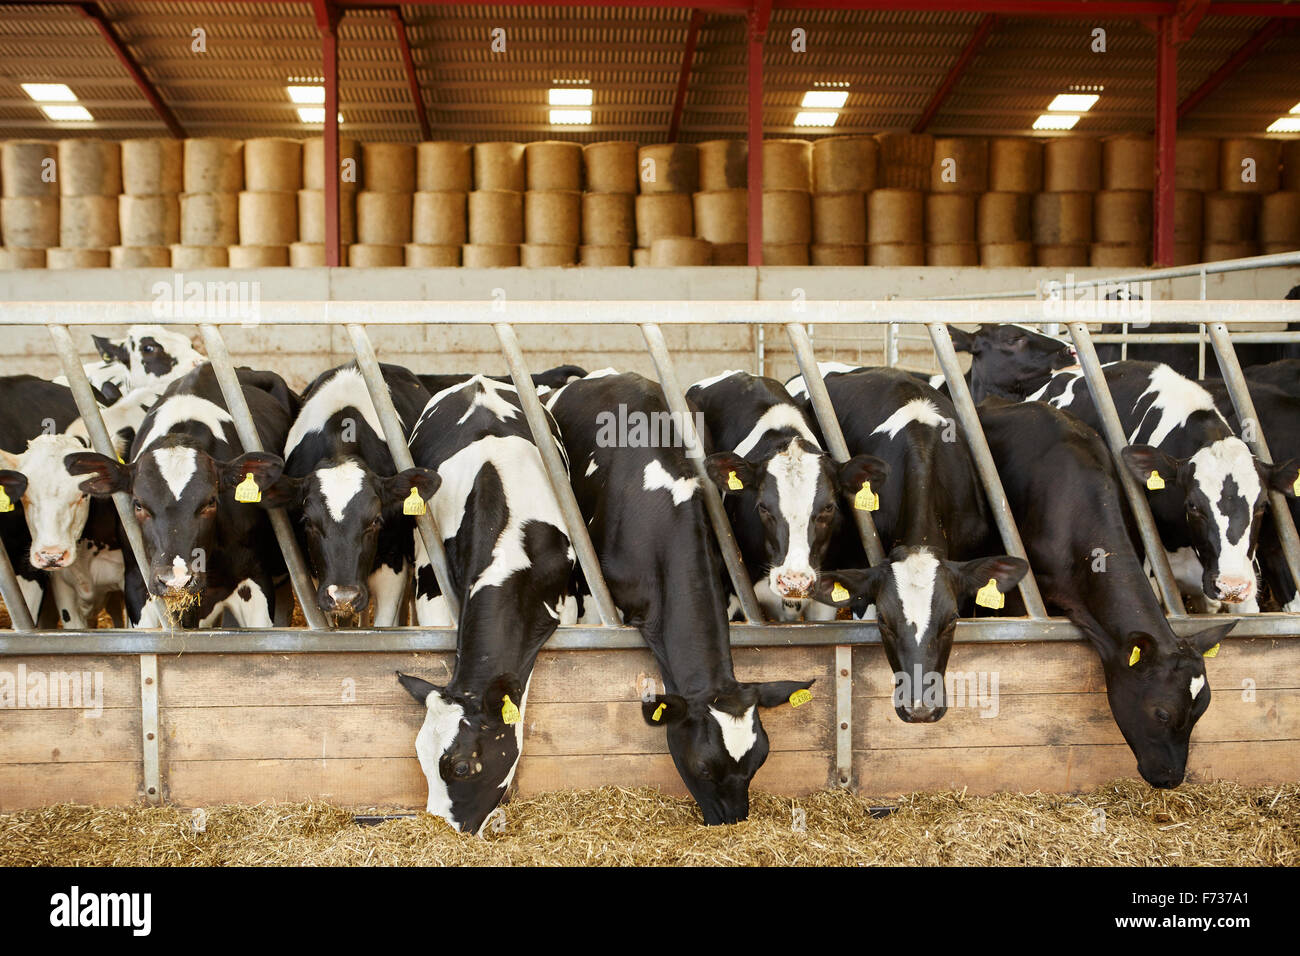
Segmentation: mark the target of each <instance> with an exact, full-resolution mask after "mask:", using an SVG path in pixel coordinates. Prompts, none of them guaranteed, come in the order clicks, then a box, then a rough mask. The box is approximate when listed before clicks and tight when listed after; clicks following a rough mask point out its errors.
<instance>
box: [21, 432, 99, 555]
mask: <svg viewBox="0 0 1300 956" xmlns="http://www.w3.org/2000/svg"><path fill="white" fill-rule="evenodd" d="M85 447H86V446H85V445H83V444H82V443H81V442H80V441H78V440H77V439H76V438H73V437H72V436H70V435H40V436H38V437H36V438H33V439H32V440H31V441H29V442H28V443H27V450H26V451H25V452H23V453H22V454H21V455H17V456H15V455H11V454H9V453H8V452H0V461H3V463H4V464H5V467H6V468H11V469H13V471H5V472H0V484H3V486H4V489H5V493H6V494H8V495H9V498H10V500H12V501H17V500H18V499H19V498H20V497H21V498H22V501H23V515H24V517H25V518H26V519H27V529H28V531H30V532H31V537H32V548H31V552H30V554H29V556H28V560H29V561H30V562H31V565H32V567H34V568H37V569H40V570H53V569H56V568H66V567H67V566H68V565H70V564H72V562H73V561H75V560H76V558H77V542H78V541H80V540H81V533H82V532H83V531H84V530H85V528H86V520H87V519H88V518H89V517H90V496H89V495H88V494H87V493H86V492H85V491H83V490H82V489H81V482H82V479H81V478H78V477H74V476H72V475H70V474H69V473H68V469H67V468H65V467H64V464H63V460H64V458H66V457H67V456H68V455H70V454H75V453H77V452H81V451H84V450H85ZM17 472H21V474H20V475H18V477H20V478H22V479H23V481H22V483H23V486H25V488H26V493H24V492H23V490H21V489H19V488H18V486H17V485H16V484H15V483H14V479H13V478H12V477H11V476H12V475H14V474H15V473H17ZM15 491H16V492H17V493H16V494H15Z"/></svg>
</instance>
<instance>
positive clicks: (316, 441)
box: [269, 363, 438, 627]
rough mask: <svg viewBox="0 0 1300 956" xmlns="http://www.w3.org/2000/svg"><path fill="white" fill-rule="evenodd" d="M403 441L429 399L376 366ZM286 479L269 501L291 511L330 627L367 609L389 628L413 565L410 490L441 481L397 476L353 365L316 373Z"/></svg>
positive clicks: (423, 495) (400, 371)
mask: <svg viewBox="0 0 1300 956" xmlns="http://www.w3.org/2000/svg"><path fill="white" fill-rule="evenodd" d="M380 371H381V372H382V374H383V377H384V381H385V382H386V383H387V385H388V392H389V395H390V396H391V397H392V400H393V406H394V408H395V409H396V410H397V415H398V417H399V418H400V419H401V422H402V428H403V435H402V439H403V441H405V439H406V438H407V437H408V436H409V435H410V433H411V431H412V429H414V427H415V423H416V421H418V420H419V417H420V413H421V412H422V411H423V410H424V405H425V403H426V402H427V401H428V400H429V393H428V392H427V391H425V389H424V386H423V385H421V384H420V382H419V380H418V379H417V378H416V377H415V376H414V375H412V374H411V373H410V372H408V371H407V370H406V369H404V368H401V367H400V366H397V365H381V366H380ZM284 459H285V465H284V474H283V475H282V476H281V477H280V479H279V480H278V481H277V482H276V483H275V486H274V488H273V489H272V492H271V499H269V500H271V501H272V503H275V504H283V505H285V506H288V507H289V508H291V509H292V511H293V512H294V514H295V516H296V517H297V518H298V523H297V529H298V536H299V540H300V542H301V543H302V544H303V545H304V550H305V551H306V552H307V555H308V559H309V561H310V562H311V567H312V572H313V575H314V577H315V578H316V581H317V584H318V588H317V591H316V602H317V605H318V606H319V607H320V609H321V610H322V611H324V612H325V614H326V616H327V617H328V618H329V619H330V620H331V622H332V623H333V624H335V625H339V624H350V623H354V622H357V621H359V620H361V617H362V615H363V614H364V612H365V610H366V609H367V608H368V607H370V606H371V604H372V603H373V604H374V609H375V611H374V623H375V626H376V627H392V626H393V625H395V624H398V623H400V622H399V620H398V618H399V615H400V612H401V610H402V606H403V601H404V598H405V595H406V584H407V581H408V580H409V578H410V573H411V568H412V566H413V565H414V557H415V555H414V551H413V546H412V538H411V534H412V531H413V530H414V524H413V522H412V519H411V518H410V517H409V516H408V515H406V514H404V511H408V510H414V509H415V508H417V507H419V506H418V505H415V504H414V502H413V504H412V507H410V508H408V507H405V504H404V503H405V502H407V500H408V499H409V498H410V496H411V494H412V492H413V491H414V494H415V495H416V497H417V498H418V499H419V501H426V500H428V499H429V498H431V497H433V494H434V492H435V491H437V488H438V476H437V475H435V474H433V473H432V472H430V471H429V470H427V469H424V468H411V469H408V470H406V471H403V472H401V473H398V472H397V466H396V465H395V464H394V463H393V456H392V455H391V454H390V452H389V450H388V445H387V443H386V442H385V440H384V432H383V428H382V427H381V425H380V423H379V415H378V413H377V412H376V411H375V406H374V404H373V403H372V402H371V400H370V393H369V392H368V391H367V390H366V384H365V381H364V380H363V379H362V377H361V372H360V371H359V370H358V369H357V366H356V363H352V364H349V365H341V366H339V367H338V368H333V369H330V370H329V371H327V372H324V373H322V374H321V375H320V376H319V377H317V379H316V380H315V381H314V382H312V383H311V385H310V386H308V388H307V392H306V395H305V396H304V400H303V405H302V409H301V411H299V413H298V416H297V418H296V419H294V423H293V426H292V427H291V428H290V429H289V436H288V438H286V439H285V444H284Z"/></svg>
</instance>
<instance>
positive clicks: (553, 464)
mask: <svg viewBox="0 0 1300 956" xmlns="http://www.w3.org/2000/svg"><path fill="white" fill-rule="evenodd" d="M496 331H497V339H498V340H499V341H500V342H501V354H502V355H504V356H505V359H506V365H507V367H508V368H509V369H510V377H511V378H512V379H514V383H515V390H516V391H517V392H518V393H519V404H520V405H522V406H523V409H524V418H526V419H527V420H528V428H529V430H530V431H531V432H532V433H533V442H534V443H535V444H536V445H537V450H538V451H539V452H541V455H542V464H544V465H545V466H546V477H547V478H548V479H550V482H551V491H552V492H554V493H555V500H556V502H557V503H558V504H559V506H560V512H561V513H562V514H563V515H564V523H565V525H567V528H566V530H567V531H568V532H569V541H570V542H572V544H573V549H574V550H575V551H576V552H577V553H578V563H579V564H580V565H582V573H583V575H584V576H585V577H586V578H587V586H588V587H589V588H591V595H592V597H594V598H595V599H596V608H597V610H599V611H600V619H601V622H602V623H604V624H605V625H606V626H607V627H613V626H616V625H618V624H620V623H622V622H621V621H620V619H619V615H618V608H616V607H615V606H614V598H613V596H612V595H611V594H610V593H609V585H608V584H606V583H605V575H604V574H603V573H602V572H601V570H600V558H599V557H598V556H597V554H596V549H595V547H594V546H593V545H592V543H591V535H590V534H589V533H588V531H587V522H586V521H584V520H583V517H582V509H581V508H579V507H578V499H577V498H576V497H575V496H574V494H573V486H572V485H571V484H569V472H568V469H566V468H565V467H564V460H563V459H562V458H561V457H560V451H559V449H558V448H556V447H555V439H554V436H553V435H552V434H551V426H550V419H549V418H548V416H547V414H546V410H545V409H543V408H542V403H541V400H540V399H539V398H538V397H537V389H536V388H535V387H534V385H533V378H532V375H530V374H529V372H528V367H527V365H526V364H525V362H524V353H523V350H522V349H521V348H520V347H519V337H518V336H517V335H515V330H514V329H513V328H512V327H511V326H509V325H507V324H506V323H504V322H498V323H497V324H496Z"/></svg>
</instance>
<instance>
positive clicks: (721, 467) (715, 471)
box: [704, 451, 757, 495]
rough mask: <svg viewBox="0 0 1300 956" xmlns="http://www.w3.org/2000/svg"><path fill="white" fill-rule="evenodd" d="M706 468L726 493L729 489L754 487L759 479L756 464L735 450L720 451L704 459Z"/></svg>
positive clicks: (715, 482) (736, 489)
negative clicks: (755, 470) (756, 473)
mask: <svg viewBox="0 0 1300 956" xmlns="http://www.w3.org/2000/svg"><path fill="white" fill-rule="evenodd" d="M704 469H705V471H707V472H708V473H709V477H710V478H711V479H713V483H714V484H715V485H717V486H718V490H719V491H721V492H722V493H723V494H724V495H725V494H727V492H729V491H740V490H742V489H744V488H753V487H754V484H755V482H756V481H757V476H756V475H755V474H754V466H753V465H752V464H750V463H749V462H747V461H745V459H743V458H741V457H740V456H739V455H737V454H736V453H735V452H730V451H720V452H717V453H716V454H712V455H709V457H707V458H705V459H704Z"/></svg>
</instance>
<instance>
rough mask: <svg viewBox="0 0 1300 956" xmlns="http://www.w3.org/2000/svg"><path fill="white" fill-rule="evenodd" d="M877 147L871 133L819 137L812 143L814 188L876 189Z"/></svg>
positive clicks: (831, 190) (840, 190) (825, 190)
mask: <svg viewBox="0 0 1300 956" xmlns="http://www.w3.org/2000/svg"><path fill="white" fill-rule="evenodd" d="M878 150H879V147H878V146H877V145H876V141H875V140H874V139H872V138H871V137H870V136H828V137H827V138H825V139H819V140H817V141H816V142H815V143H813V147H812V188H813V192H817V193H846V192H870V191H871V190H873V189H875V188H876V153H877V152H878ZM815 258H816V256H814V259H815ZM814 264H815V263H814Z"/></svg>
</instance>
